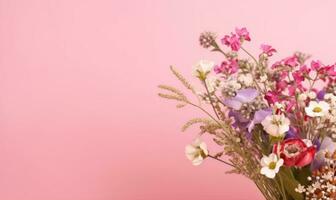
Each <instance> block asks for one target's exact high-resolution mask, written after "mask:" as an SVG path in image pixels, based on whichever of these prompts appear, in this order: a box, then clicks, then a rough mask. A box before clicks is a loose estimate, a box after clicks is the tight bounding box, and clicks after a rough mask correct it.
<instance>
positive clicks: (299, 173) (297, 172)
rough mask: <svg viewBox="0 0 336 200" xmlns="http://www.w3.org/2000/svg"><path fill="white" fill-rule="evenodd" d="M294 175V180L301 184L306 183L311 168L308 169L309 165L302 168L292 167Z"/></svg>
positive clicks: (307, 182)
mask: <svg viewBox="0 0 336 200" xmlns="http://www.w3.org/2000/svg"><path fill="white" fill-rule="evenodd" d="M293 172H294V176H295V178H296V180H298V181H299V182H300V184H301V185H308V184H309V181H308V179H307V178H308V176H311V170H310V165H308V166H306V167H303V168H298V169H293Z"/></svg>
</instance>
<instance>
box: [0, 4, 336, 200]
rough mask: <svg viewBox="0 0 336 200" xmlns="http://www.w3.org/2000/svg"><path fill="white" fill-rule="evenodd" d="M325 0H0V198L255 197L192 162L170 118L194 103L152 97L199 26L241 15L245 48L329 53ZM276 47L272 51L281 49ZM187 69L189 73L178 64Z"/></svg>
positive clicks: (224, 23) (186, 59) (331, 56)
mask: <svg viewBox="0 0 336 200" xmlns="http://www.w3.org/2000/svg"><path fill="white" fill-rule="evenodd" d="M335 6H336V4H335V3H334V1H332V0H324V1H307V0H300V1H293V0H287V1H275V0H273V1H271V0H267V1H266V0H265V1H224V0H218V1H204V0H193V1H191V0H190V1H182V0H166V1H155V0H142V1H131V0H123V1H113V0H112V1H111V0H57V1H53V0H30V1H28V0H0V94H1V96H0V113H1V114H0V199H1V200H172V199H174V200H175V199H176V200H183V199H193V200H208V199H210V200H223V199H234V200H235V199H237V200H244V199H262V197H261V196H260V195H259V192H258V190H257V189H256V187H255V186H254V185H253V184H252V183H251V182H249V181H248V180H246V179H245V178H243V177H241V176H236V175H226V174H225V173H224V172H225V171H226V170H227V169H228V168H226V167H224V166H223V165H221V164H220V163H217V162H215V161H206V162H205V163H204V164H203V165H201V166H199V167H193V166H192V165H191V164H190V162H189V161H187V160H186V158H185V156H184V146H185V144H187V143H189V142H190V141H191V140H192V139H193V137H194V135H193V134H192V132H189V133H188V134H181V133H180V132H179V128H180V125H181V124H182V123H183V122H185V121H186V120H187V119H188V118H190V117H191V116H193V115H197V114H200V113H199V112H197V111H195V110H192V109H188V108H186V109H183V110H180V111H178V110H175V109H174V104H172V103H170V104H169V103H168V102H166V101H164V100H161V99H159V98H158V97H157V96H156V93H157V91H158V90H157V89H156V85H158V84H159V83H172V84H174V85H177V84H178V82H177V81H176V80H175V79H174V78H173V77H172V76H171V75H170V73H169V70H168V66H169V65H170V64H174V65H176V66H177V67H178V68H179V69H180V71H182V72H183V73H184V74H189V73H190V70H191V65H192V64H194V63H195V62H196V61H197V60H198V59H200V58H206V59H213V60H215V61H216V62H220V61H221V57H220V56H219V55H213V54H211V53H209V52H208V51H206V50H204V49H202V48H200V47H199V46H198V35H199V33H200V32H202V31H204V30H212V31H215V32H217V33H219V34H220V35H222V34H225V33H228V32H230V31H231V30H233V28H234V27H235V26H246V27H248V29H249V30H250V32H251V35H252V43H251V44H247V46H246V48H247V49H250V50H251V51H253V52H255V53H256V52H257V49H258V47H259V45H260V43H262V42H266V43H270V44H272V45H273V46H274V47H275V48H277V49H278V51H279V52H280V53H279V56H285V55H287V54H290V53H292V52H293V51H295V50H298V49H300V50H302V51H305V52H308V53H311V54H313V55H314V56H315V57H318V58H320V59H321V60H323V61H325V62H332V61H335V60H336V54H335V52H336V40H335V39H334V38H335V35H336V28H335V26H334V21H335V19H336V12H335V10H334V9H335ZM279 56H278V58H279ZM188 77H189V75H188Z"/></svg>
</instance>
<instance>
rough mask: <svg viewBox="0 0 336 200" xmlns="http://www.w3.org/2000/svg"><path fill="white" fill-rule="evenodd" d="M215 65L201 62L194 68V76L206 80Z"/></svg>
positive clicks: (210, 62)
mask: <svg viewBox="0 0 336 200" xmlns="http://www.w3.org/2000/svg"><path fill="white" fill-rule="evenodd" d="M214 65H215V63H214V62H212V61H208V60H200V61H199V62H198V63H197V64H196V65H195V66H194V68H193V73H192V74H193V76H195V77H197V78H199V79H201V80H205V78H206V76H207V75H208V74H209V73H210V72H211V70H212V69H213V67H214Z"/></svg>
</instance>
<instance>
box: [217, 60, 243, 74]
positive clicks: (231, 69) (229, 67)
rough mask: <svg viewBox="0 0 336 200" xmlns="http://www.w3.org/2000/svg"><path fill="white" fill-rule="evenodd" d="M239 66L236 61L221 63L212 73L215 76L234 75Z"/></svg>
mask: <svg viewBox="0 0 336 200" xmlns="http://www.w3.org/2000/svg"><path fill="white" fill-rule="evenodd" d="M238 68H239V65H238V61H237V60H236V59H233V60H230V61H229V62H228V61H223V62H222V63H221V65H216V66H215V68H214V71H215V73H216V74H219V73H225V74H234V73H236V72H237V71H238Z"/></svg>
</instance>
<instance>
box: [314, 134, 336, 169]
mask: <svg viewBox="0 0 336 200" xmlns="http://www.w3.org/2000/svg"><path fill="white" fill-rule="evenodd" d="M326 150H327V151H328V152H330V153H333V152H334V151H335V150H336V143H335V142H333V140H332V139H331V138H330V137H325V138H324V139H323V141H322V143H321V146H320V148H319V151H318V152H317V153H316V154H315V158H314V161H313V163H312V165H311V167H312V169H313V170H314V169H317V168H319V167H321V166H322V165H323V164H324V162H325V158H324V155H325V152H326Z"/></svg>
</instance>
